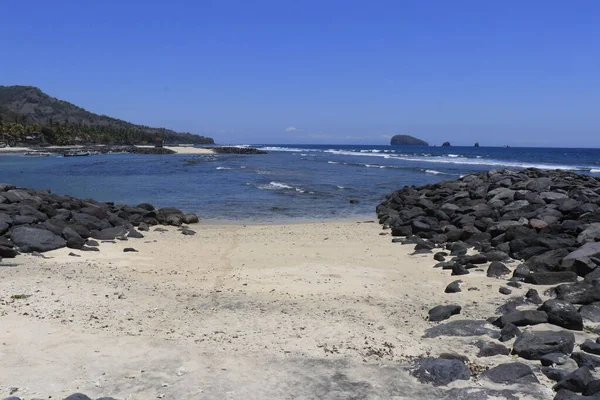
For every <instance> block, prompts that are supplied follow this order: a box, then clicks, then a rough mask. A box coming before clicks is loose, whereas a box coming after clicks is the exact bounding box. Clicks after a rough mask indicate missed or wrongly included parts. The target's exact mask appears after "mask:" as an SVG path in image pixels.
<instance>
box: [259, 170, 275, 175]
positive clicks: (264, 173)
mask: <svg viewBox="0 0 600 400" xmlns="http://www.w3.org/2000/svg"><path fill="white" fill-rule="evenodd" d="M256 173H257V174H259V175H273V173H272V172H271V171H267V170H264V169H257V170H256Z"/></svg>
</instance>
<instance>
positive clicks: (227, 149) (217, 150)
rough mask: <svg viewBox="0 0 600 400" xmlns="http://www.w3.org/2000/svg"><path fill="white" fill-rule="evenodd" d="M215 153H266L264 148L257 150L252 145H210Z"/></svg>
mask: <svg viewBox="0 0 600 400" xmlns="http://www.w3.org/2000/svg"><path fill="white" fill-rule="evenodd" d="M210 149H211V150H213V151H214V152H215V153H217V154H267V152H266V151H264V150H258V149H255V148H253V147H211V148H210Z"/></svg>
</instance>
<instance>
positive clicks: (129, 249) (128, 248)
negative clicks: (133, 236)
mask: <svg viewBox="0 0 600 400" xmlns="http://www.w3.org/2000/svg"><path fill="white" fill-rule="evenodd" d="M137 252H138V251H137V250H136V249H134V248H133V247H126V248H124V249H123V253H137Z"/></svg>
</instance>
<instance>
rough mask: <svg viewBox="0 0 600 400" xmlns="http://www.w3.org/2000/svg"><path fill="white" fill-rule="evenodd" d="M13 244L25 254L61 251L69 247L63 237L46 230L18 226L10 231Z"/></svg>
mask: <svg viewBox="0 0 600 400" xmlns="http://www.w3.org/2000/svg"><path fill="white" fill-rule="evenodd" d="M10 235H11V239H12V242H13V243H14V244H15V245H16V246H17V247H18V248H19V250H20V251H21V252H23V253H31V252H34V251H37V252H40V253H43V252H45V251H50V250H55V249H59V248H61V247H65V246H66V245H67V242H66V240H64V239H63V238H62V237H60V236H58V235H55V234H54V233H52V232H50V231H47V230H45V229H39V228H33V227H29V226H23V225H21V226H17V227H15V228H12V229H11V231H10Z"/></svg>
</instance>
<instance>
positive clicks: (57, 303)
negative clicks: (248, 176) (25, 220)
mask: <svg viewBox="0 0 600 400" xmlns="http://www.w3.org/2000/svg"><path fill="white" fill-rule="evenodd" d="M168 229H169V231H168V232H166V233H159V232H148V233H145V234H146V238H145V239H137V240H134V239H132V240H129V241H126V242H117V243H116V244H101V247H100V249H101V251H100V252H80V251H74V253H77V254H80V255H81V257H80V258H78V257H71V256H68V255H67V254H68V253H69V252H71V250H69V249H60V250H56V251H53V252H49V253H46V255H47V256H48V257H51V258H49V259H41V258H38V257H33V256H19V257H18V258H17V259H16V261H15V262H16V264H18V266H16V267H14V268H11V267H0V307H1V308H0V344H1V345H2V363H1V365H0V397H2V396H4V395H6V396H7V395H8V391H9V388H10V387H17V388H19V391H18V392H17V393H16V394H15V395H21V396H23V397H26V398H27V399H29V398H31V397H36V396H39V397H43V398H48V396H50V395H51V396H53V397H52V398H58V399H60V398H62V397H61V396H64V395H67V394H70V393H73V392H75V391H79V392H83V393H86V394H88V395H90V396H97V397H99V396H101V395H106V396H108V395H110V396H114V397H115V398H117V399H154V398H157V397H159V396H162V395H164V398H165V399H180V398H193V399H196V398H197V399H296V398H302V399H346V398H350V396H351V395H352V396H358V397H355V398H363V397H360V396H359V395H360V394H361V393H363V392H365V393H367V392H368V394H369V396H368V397H364V398H377V399H390V398H395V399H408V398H437V397H439V392H438V391H437V389H433V388H432V387H431V386H423V385H416V384H415V382H416V381H415V380H414V379H413V378H412V377H410V376H409V375H408V373H407V372H406V370H405V366H406V362H407V360H409V359H410V358H411V357H412V356H425V355H427V354H431V355H437V354H439V353H441V352H444V351H457V352H460V353H462V354H466V355H467V356H469V357H470V358H471V359H472V360H474V359H475V356H474V355H475V354H476V353H477V349H475V347H473V346H470V345H469V344H468V343H469V342H470V341H473V340H474V338H450V339H445V340H441V339H422V338H421V336H422V334H423V331H424V330H425V329H426V328H428V327H430V326H433V325H435V324H433V323H430V322H427V321H426V316H427V311H428V310H429V309H430V308H431V307H433V306H436V305H439V304H447V303H456V304H460V305H462V306H463V311H462V313H461V316H460V317H453V318H454V319H456V318H472V319H482V318H487V317H488V316H490V315H493V314H494V309H495V308H496V307H497V306H498V305H500V304H503V302H504V301H506V297H505V296H502V295H500V294H499V293H498V288H499V287H500V285H501V283H503V282H504V281H501V280H495V279H490V278H487V277H485V273H484V272H477V271H472V273H471V274H470V275H467V276H462V277H452V276H450V272H449V271H442V270H441V269H433V268H432V266H433V264H434V261H433V260H432V257H431V255H421V256H410V255H408V253H409V252H410V251H412V247H413V246H403V245H400V244H393V243H391V240H390V239H391V237H390V236H389V235H387V234H386V235H384V236H380V235H379V234H380V233H381V232H382V230H381V227H380V226H379V225H378V224H376V223H356V222H327V223H307V224H292V225H269V226H261V225H248V226H243V225H206V226H205V225H196V226H194V227H193V229H195V230H196V231H197V232H198V233H197V235H196V236H183V235H182V234H181V233H180V232H178V231H177V230H176V229H175V228H168ZM125 247H134V248H135V249H137V250H139V252H138V253H124V252H123V249H124V248H125ZM4 261H5V262H6V261H10V260H4ZM457 278H460V279H462V280H463V281H464V283H463V286H462V289H463V291H462V292H461V293H456V294H444V293H443V291H444V288H445V286H446V285H447V284H448V283H449V282H451V281H454V280H455V279H457ZM469 287H477V288H478V289H479V290H478V291H469V290H468V288H469ZM526 290H527V288H525V287H524V288H523V289H514V292H513V293H514V294H515V295H522V294H524V292H525V291H526ZM540 292H541V290H540ZM18 294H26V295H30V296H31V297H28V298H26V299H20V300H19V299H12V298H11V296H13V295H18ZM505 359H506V358H504V360H505ZM474 362H475V363H476V364H477V365H479V366H482V367H485V366H486V365H490V364H492V363H494V362H498V361H497V360H496V361H494V358H491V359H481V360H476V361H474ZM540 379H542V378H540ZM460 385H465V383H464V382H458V381H457V382H455V383H452V384H451V387H453V386H460ZM549 393H550V392H549ZM549 396H550V394H549ZM161 398H162V397H161Z"/></svg>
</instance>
